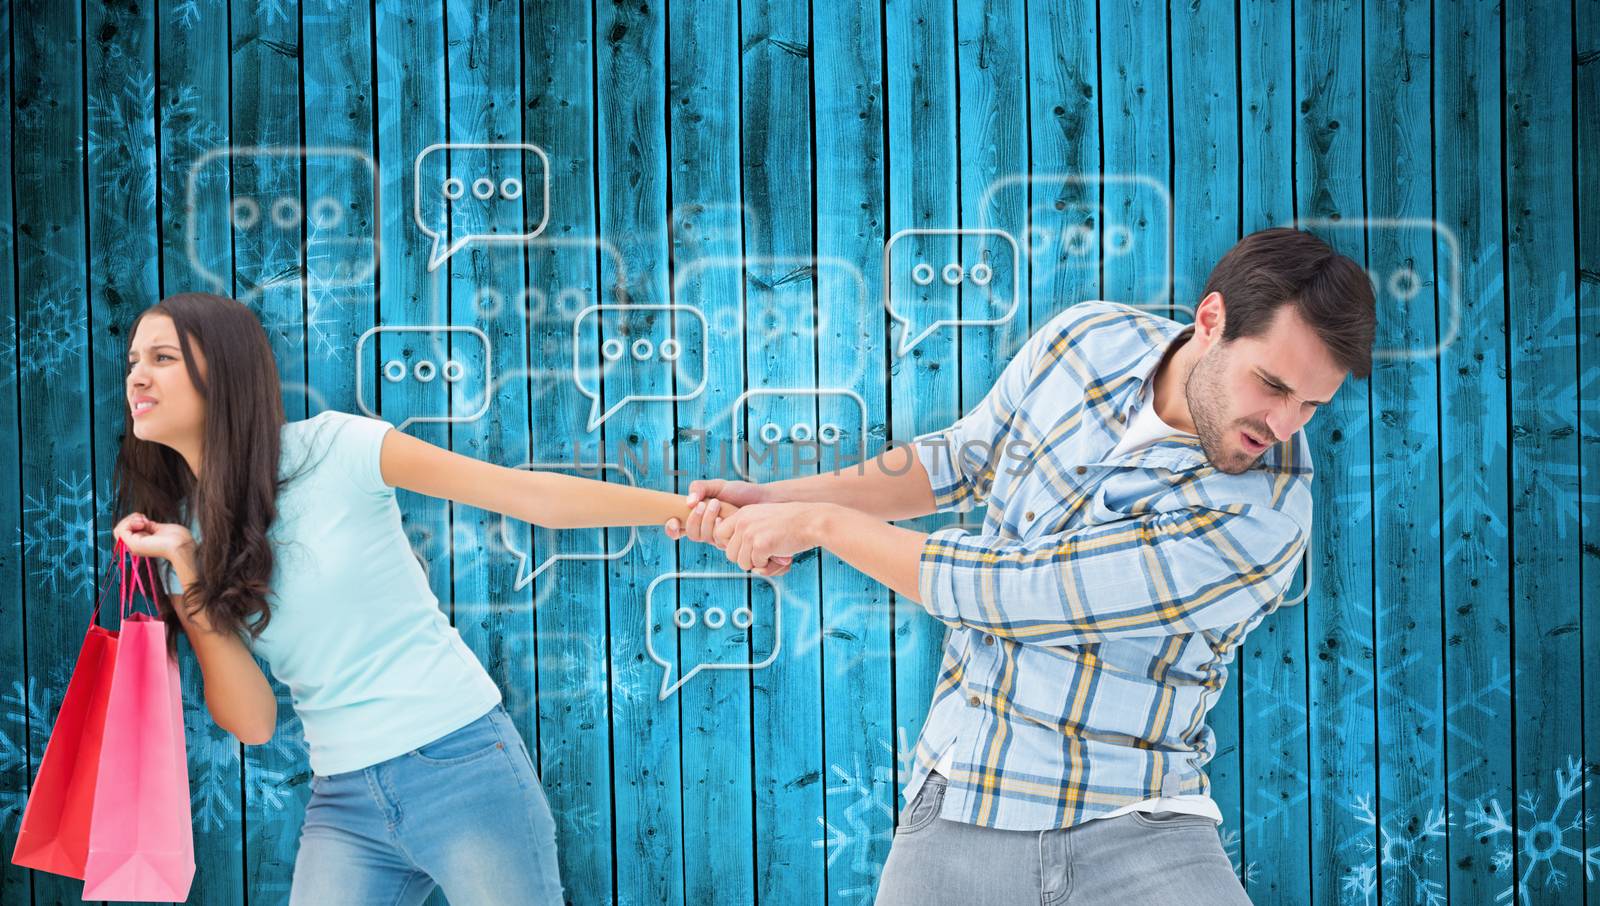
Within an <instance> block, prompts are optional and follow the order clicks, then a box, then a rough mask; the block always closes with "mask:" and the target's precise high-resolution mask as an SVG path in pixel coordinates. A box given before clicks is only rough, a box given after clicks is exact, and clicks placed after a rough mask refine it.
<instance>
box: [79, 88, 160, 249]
mask: <svg viewBox="0 0 1600 906" xmlns="http://www.w3.org/2000/svg"><path fill="white" fill-rule="evenodd" d="M155 109H156V84H155V74H154V73H152V72H142V73H141V72H131V73H128V75H127V77H126V78H125V80H124V82H123V85H122V87H121V89H120V90H117V91H112V92H91V93H90V96H89V149H88V150H89V160H90V162H91V163H92V164H94V166H95V167H96V168H97V169H96V181H97V182H98V183H99V188H100V191H101V192H103V193H105V194H106V195H108V196H110V197H112V198H121V199H123V200H124V202H125V204H126V206H127V209H126V211H125V213H126V214H127V215H128V217H129V219H130V221H132V219H133V217H134V216H135V215H142V214H148V213H149V212H151V211H154V210H155V205H156V136H155ZM130 172H131V173H133V174H136V175H137V177H138V178H137V180H136V181H134V182H132V183H130V182H129V181H128V179H127V175H128V174H129V173H130Z"/></svg>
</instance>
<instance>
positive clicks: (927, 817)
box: [894, 773, 949, 834]
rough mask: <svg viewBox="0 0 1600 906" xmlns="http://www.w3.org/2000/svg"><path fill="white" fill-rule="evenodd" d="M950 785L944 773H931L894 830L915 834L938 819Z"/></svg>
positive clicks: (898, 832) (901, 815)
mask: <svg viewBox="0 0 1600 906" xmlns="http://www.w3.org/2000/svg"><path fill="white" fill-rule="evenodd" d="M948 785H949V783H948V781H946V780H945V778H944V777H943V776H942V775H939V774H933V773H930V774H929V775H928V779H926V780H924V781H923V782H922V789H920V790H918V791H917V798H915V799H913V800H911V805H910V807H908V808H907V809H906V810H905V811H904V812H902V813H901V814H900V825H899V826H898V827H896V828H895V829H894V832H895V833H896V834H914V833H916V832H917V831H919V830H922V829H923V828H925V827H927V826H929V825H930V824H932V823H933V822H934V821H936V820H938V818H939V809H940V807H942V806H943V805H944V791H945V788H946V787H947V786H948Z"/></svg>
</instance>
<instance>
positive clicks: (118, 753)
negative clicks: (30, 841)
mask: <svg viewBox="0 0 1600 906" xmlns="http://www.w3.org/2000/svg"><path fill="white" fill-rule="evenodd" d="M140 567H143V571H144V574H145V576H146V577H148V579H149V582H150V585H149V588H148V589H146V588H144V587H143V582H142V581H141V577H140V575H139V571H140V569H139V568H140ZM132 585H133V589H137V590H140V591H143V593H144V595H145V597H146V598H147V599H148V600H152V601H153V600H154V599H155V588H156V584H155V574H154V572H153V571H152V569H151V567H150V562H149V561H148V560H145V559H143V558H139V559H137V562H136V565H135V567H134V578H133V583H132ZM132 597H133V594H132V590H127V589H125V598H124V604H123V608H124V613H123V617H122V631H121V633H120V635H121V638H120V639H119V640H118V643H117V656H116V660H115V664H114V665H113V669H112V673H111V691H110V698H109V700H108V701H107V702H106V708H105V729H104V733H103V739H102V743H101V747H100V765H99V771H98V774H97V778H96V781H95V792H94V807H93V810H92V813H91V815H90V819H89V856H88V859H87V861H86V862H85V863H84V874H83V882H84V883H83V898H84V899H86V900H137V901H141V902H152V901H154V902H170V901H177V902H183V901H184V900H187V899H188V898H189V885H190V883H191V882H193V881H194V825H193V823H192V819H191V816H190V812H189V762H188V755H187V752H186V751H185V746H184V739H183V700H182V697H181V690H180V684H179V680H178V662H177V661H176V660H175V659H174V658H173V657H172V656H171V655H169V654H168V653H167V627H166V624H165V623H163V622H162V621H161V618H160V617H159V616H154V615H150V614H143V613H132V612H128V610H127V604H128V602H130V601H131V600H132Z"/></svg>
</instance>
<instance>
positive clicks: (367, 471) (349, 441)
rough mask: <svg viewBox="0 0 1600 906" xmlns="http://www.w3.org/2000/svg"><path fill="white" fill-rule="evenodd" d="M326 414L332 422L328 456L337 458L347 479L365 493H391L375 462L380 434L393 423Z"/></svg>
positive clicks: (380, 450) (379, 448) (346, 414)
mask: <svg viewBox="0 0 1600 906" xmlns="http://www.w3.org/2000/svg"><path fill="white" fill-rule="evenodd" d="M328 417H329V419H330V420H332V421H333V422H334V424H333V425H332V427H333V429H334V435H333V437H332V439H331V440H330V441H329V444H330V449H329V451H328V455H329V456H331V457H333V458H334V459H335V460H337V462H338V464H339V467H340V468H341V469H342V470H343V471H344V473H345V474H346V476H348V477H349V479H350V481H351V482H352V483H354V485H355V486H356V487H357V488H359V489H360V490H363V491H366V492H367V493H369V494H388V493H390V492H392V491H393V488H391V487H390V486H389V485H388V484H387V483H385V482H384V480H383V469H382V467H381V466H380V464H379V463H380V454H381V453H382V451H383V437H384V435H385V434H388V433H389V429H390V428H393V427H394V425H392V424H390V423H389V422H386V421H384V420H383V419H381V418H368V417H366V416H363V415H351V414H349V413H345V412H335V413H330V414H329V416H328Z"/></svg>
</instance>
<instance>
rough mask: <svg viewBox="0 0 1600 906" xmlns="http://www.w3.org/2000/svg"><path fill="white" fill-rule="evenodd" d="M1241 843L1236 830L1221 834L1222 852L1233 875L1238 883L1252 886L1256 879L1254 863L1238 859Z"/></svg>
mask: <svg viewBox="0 0 1600 906" xmlns="http://www.w3.org/2000/svg"><path fill="white" fill-rule="evenodd" d="M1242 845H1243V842H1242V841H1241V840H1240V838H1239V832H1238V831H1236V830H1225V831H1223V832H1222V851H1223V852H1225V853H1227V854H1228V861H1229V862H1230V863H1232V864H1233V873H1234V874H1236V875H1238V876H1239V883H1241V884H1243V885H1245V886H1246V887H1248V886H1250V885H1251V884H1254V883H1255V882H1256V880H1257V877H1256V863H1254V862H1245V861H1243V860H1242V859H1241V858H1240V855H1239V852H1240V848H1241V847H1242Z"/></svg>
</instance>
